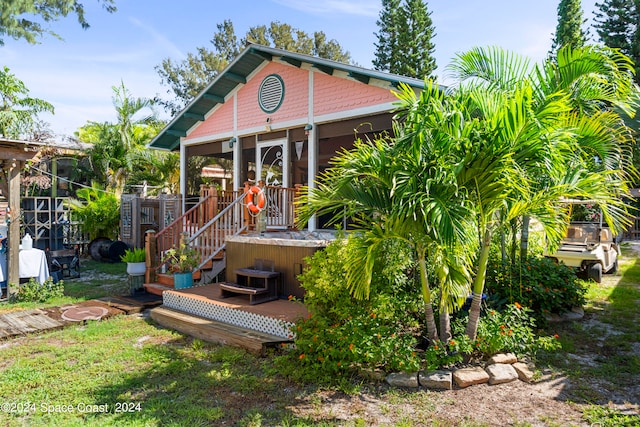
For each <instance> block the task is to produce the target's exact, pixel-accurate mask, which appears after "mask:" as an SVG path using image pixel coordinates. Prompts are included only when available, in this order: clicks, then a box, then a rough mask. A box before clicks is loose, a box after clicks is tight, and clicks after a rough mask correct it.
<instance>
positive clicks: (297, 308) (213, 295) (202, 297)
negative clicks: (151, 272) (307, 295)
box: [166, 283, 309, 323]
mask: <svg viewBox="0 0 640 427" xmlns="http://www.w3.org/2000/svg"><path fill="white" fill-rule="evenodd" d="M166 292H170V293H178V294H180V295H182V296H183V297H187V298H190V299H194V300H199V301H204V302H206V303H209V304H216V305H220V306H224V307H229V308H232V309H235V310H241V311H246V312H248V313H254V314H258V315H261V316H266V317H271V318H274V319H277V320H281V321H284V322H291V323H293V322H295V321H296V320H298V319H300V318H304V317H307V316H308V315H309V312H308V311H307V308H306V307H305V306H304V305H303V304H302V303H299V302H293V301H289V300H286V299H277V300H274V301H270V302H265V303H262V304H255V305H251V304H250V303H249V297H248V296H246V295H238V296H233V297H227V298H221V297H220V286H219V284H218V283H212V284H210V285H205V286H194V287H193V288H188V289H176V290H171V291H166Z"/></svg>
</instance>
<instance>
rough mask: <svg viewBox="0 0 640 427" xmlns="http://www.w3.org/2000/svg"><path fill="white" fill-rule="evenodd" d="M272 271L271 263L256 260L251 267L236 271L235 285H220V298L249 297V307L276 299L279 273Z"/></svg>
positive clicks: (227, 283)
mask: <svg viewBox="0 0 640 427" xmlns="http://www.w3.org/2000/svg"><path fill="white" fill-rule="evenodd" d="M273 270H274V263H273V261H271V260H263V259H256V260H255V261H254V266H253V267H249V268H238V269H236V270H235V273H236V281H237V283H230V282H224V283H220V297H221V298H228V297H230V296H234V295H235V294H243V295H249V304H251V305H254V304H259V303H262V302H267V301H273V300H275V299H278V278H279V277H280V272H278V271H273Z"/></svg>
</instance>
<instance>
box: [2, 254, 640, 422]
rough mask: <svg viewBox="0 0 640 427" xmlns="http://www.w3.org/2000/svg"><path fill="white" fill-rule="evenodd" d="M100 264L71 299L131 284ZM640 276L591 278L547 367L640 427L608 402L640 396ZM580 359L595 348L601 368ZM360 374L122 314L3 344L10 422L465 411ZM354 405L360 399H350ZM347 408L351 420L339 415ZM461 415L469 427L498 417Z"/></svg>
mask: <svg viewBox="0 0 640 427" xmlns="http://www.w3.org/2000/svg"><path fill="white" fill-rule="evenodd" d="M89 266H90V264H87V265H86V266H85V265H83V275H84V278H85V279H86V281H85V280H78V281H73V284H71V283H69V284H67V286H66V291H67V293H68V294H69V295H70V296H69V297H68V298H69V299H70V300H73V299H76V300H77V299H84V298H86V296H84V295H83V294H84V293H85V292H86V293H87V294H88V295H95V296H98V295H101V294H105V293H109V292H115V291H116V290H117V288H118V286H124V288H123V289H126V274H125V273H124V265H122V264H113V265H96V266H94V267H92V268H94V269H95V270H104V269H113V270H110V271H109V272H105V271H102V272H101V274H105V276H101V275H100V274H98V273H89V271H90V269H89ZM91 277H93V279H89V278H91ZM107 277H110V278H108V279H107ZM613 279H615V280H613ZM618 279H619V280H618ZM69 282H71V281H69ZM639 283H640V264H639V263H638V262H637V261H636V259H635V258H631V257H626V258H625V260H624V261H623V262H622V263H621V270H620V276H618V277H614V278H611V277H608V278H607V281H606V283H603V284H602V285H596V284H592V285H591V287H590V291H589V294H588V304H587V306H586V316H585V319H584V321H581V322H575V323H566V324H560V325H552V326H550V331H549V332H552V333H558V334H559V335H560V337H561V340H562V342H563V350H562V351H561V352H559V353H557V354H554V355H549V356H548V357H547V358H546V359H545V360H543V361H541V363H548V364H549V366H550V367H551V368H552V369H553V370H555V371H556V372H558V374H567V375H568V376H569V378H570V380H571V382H572V383H573V384H574V387H572V388H571V389H569V390H567V391H566V397H563V399H568V400H569V401H570V402H574V403H573V404H572V403H569V404H568V405H577V407H578V408H580V410H581V411H583V414H584V416H585V421H586V422H588V423H600V424H599V425H602V426H631V425H637V424H634V422H637V421H638V418H637V417H635V418H634V417H632V416H629V415H625V414H624V413H622V412H621V410H620V408H617V407H609V406H608V405H607V402H608V401H609V399H610V396H611V395H612V394H615V395H616V396H621V397H622V398H623V399H624V398H626V399H627V401H629V402H633V401H634V400H632V399H635V402H638V401H640V397H639V396H638V395H637V394H633V393H631V394H630V392H629V390H634V388H633V387H636V388H635V390H637V383H638V378H639V376H640V361H639V359H638V357H639V356H638V351H637V350H638V342H639V339H638V338H640V337H639V335H638V334H639V332H638V328H637V325H638V324H639V322H640V285H639ZM573 355H577V356H580V357H587V356H588V357H589V358H590V359H591V360H592V361H593V366H592V365H589V364H585V363H582V362H579V361H577V360H581V359H575V358H574V356H573ZM359 381H360V380H354V382H353V383H351V385H350V387H351V388H350V389H349V391H350V393H352V394H351V395H350V396H349V395H345V394H344V393H342V392H341V391H339V390H332V389H328V390H327V389H320V388H318V387H316V386H313V385H309V384H299V383H295V382H292V381H291V380H289V379H287V378H286V377H284V376H283V375H282V374H281V371H278V365H277V364H276V363H275V362H274V358H273V357H269V358H256V357H253V356H251V355H250V354H248V353H246V352H244V351H242V350H238V349H234V348H231V347H224V346H218V345H214V344H209V343H205V342H203V341H200V340H197V339H193V338H190V337H186V336H184V335H182V334H179V333H177V332H173V331H170V330H166V329H161V328H159V327H157V326H155V325H154V324H153V323H152V322H150V321H149V320H147V319H145V318H144V317H140V316H118V317H115V318H111V319H108V320H104V321H99V322H92V321H91V322H88V323H86V324H79V325H77V326H71V327H67V328H65V329H63V330H58V331H53V332H48V333H43V334H40V335H29V336H25V337H20V338H15V339H11V340H7V341H3V342H0V397H2V399H1V401H0V425H3V426H25V425H28V426H54V425H55V426H62V425H64V426H85V425H90V426H210V425H238V426H294V425H295V426H316V425H324V426H333V425H350V426H366V425H371V423H373V422H377V421H378V419H379V417H380V416H384V417H386V419H389V420H393V421H391V422H389V423H385V424H384V425H394V426H421V425H440V426H446V425H451V424H450V422H449V421H447V420H448V418H446V414H447V413H448V412H451V411H453V410H454V409H455V408H456V407H457V403H456V399H457V397H456V394H455V392H451V393H453V394H449V392H446V393H434V392H430V391H425V390H419V391H407V390H398V389H390V388H388V387H386V386H382V385H379V384H375V383H360V382H359ZM594 384H597V387H594ZM495 387H501V386H495ZM466 390H467V389H466ZM466 390H465V391H466ZM479 390H480V389H479ZM485 390H486V389H485ZM636 393H637V392H636ZM343 401H344V402H348V404H349V406H347V407H341V406H340V404H339V403H340V402H343ZM336 402H338V403H336ZM372 408H374V409H375V410H376V411H378V413H372V412H371V411H372ZM497 409H498V408H493V409H490V411H494V410H497ZM623 409H624V408H623ZM341 410H342V411H345V412H344V413H348V414H349V416H350V418H349V420H348V421H345V418H344V417H343V418H341V417H340V415H341V414H340V413H339V412H336V411H341ZM344 413H343V414H342V415H344ZM553 415H554V414H549V420H552V419H553ZM518 417H519V415H518V414H517V413H516V414H514V415H513V420H514V421H513V423H512V424H513V425H519V426H528V425H532V424H530V422H532V421H531V420H528V421H524V422H523V421H521V420H520V419H519V418H518ZM480 419H482V418H480ZM461 420H462V421H460V422H459V424H457V425H461V426H488V425H491V423H490V422H484V421H474V420H471V419H466V418H461ZM537 421H539V420H537ZM546 425H559V424H558V423H554V422H553V421H549V422H547V423H546Z"/></svg>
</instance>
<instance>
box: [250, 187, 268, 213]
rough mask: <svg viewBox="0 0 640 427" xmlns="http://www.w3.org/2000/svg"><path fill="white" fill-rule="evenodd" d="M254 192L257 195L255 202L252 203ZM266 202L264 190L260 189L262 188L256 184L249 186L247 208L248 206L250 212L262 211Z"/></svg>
mask: <svg viewBox="0 0 640 427" xmlns="http://www.w3.org/2000/svg"><path fill="white" fill-rule="evenodd" d="M254 194H255V195H257V196H258V201H257V203H254V201H253V196H254ZM266 202H267V200H266V198H265V197H264V191H263V190H262V188H260V187H258V186H257V185H254V186H253V187H251V188H249V191H247V208H249V210H250V211H251V212H253V213H255V214H257V213H260V212H262V209H264V205H265V203H266Z"/></svg>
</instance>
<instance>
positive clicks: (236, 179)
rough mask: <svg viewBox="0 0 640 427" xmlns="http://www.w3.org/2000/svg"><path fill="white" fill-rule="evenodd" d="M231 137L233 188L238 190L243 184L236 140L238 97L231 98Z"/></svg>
mask: <svg viewBox="0 0 640 427" xmlns="http://www.w3.org/2000/svg"><path fill="white" fill-rule="evenodd" d="M233 137H234V138H235V140H236V143H235V144H233V187H234V190H240V187H241V186H242V185H243V184H244V183H243V180H242V161H243V160H242V144H241V142H240V138H238V97H237V96H235V95H234V96H233Z"/></svg>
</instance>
